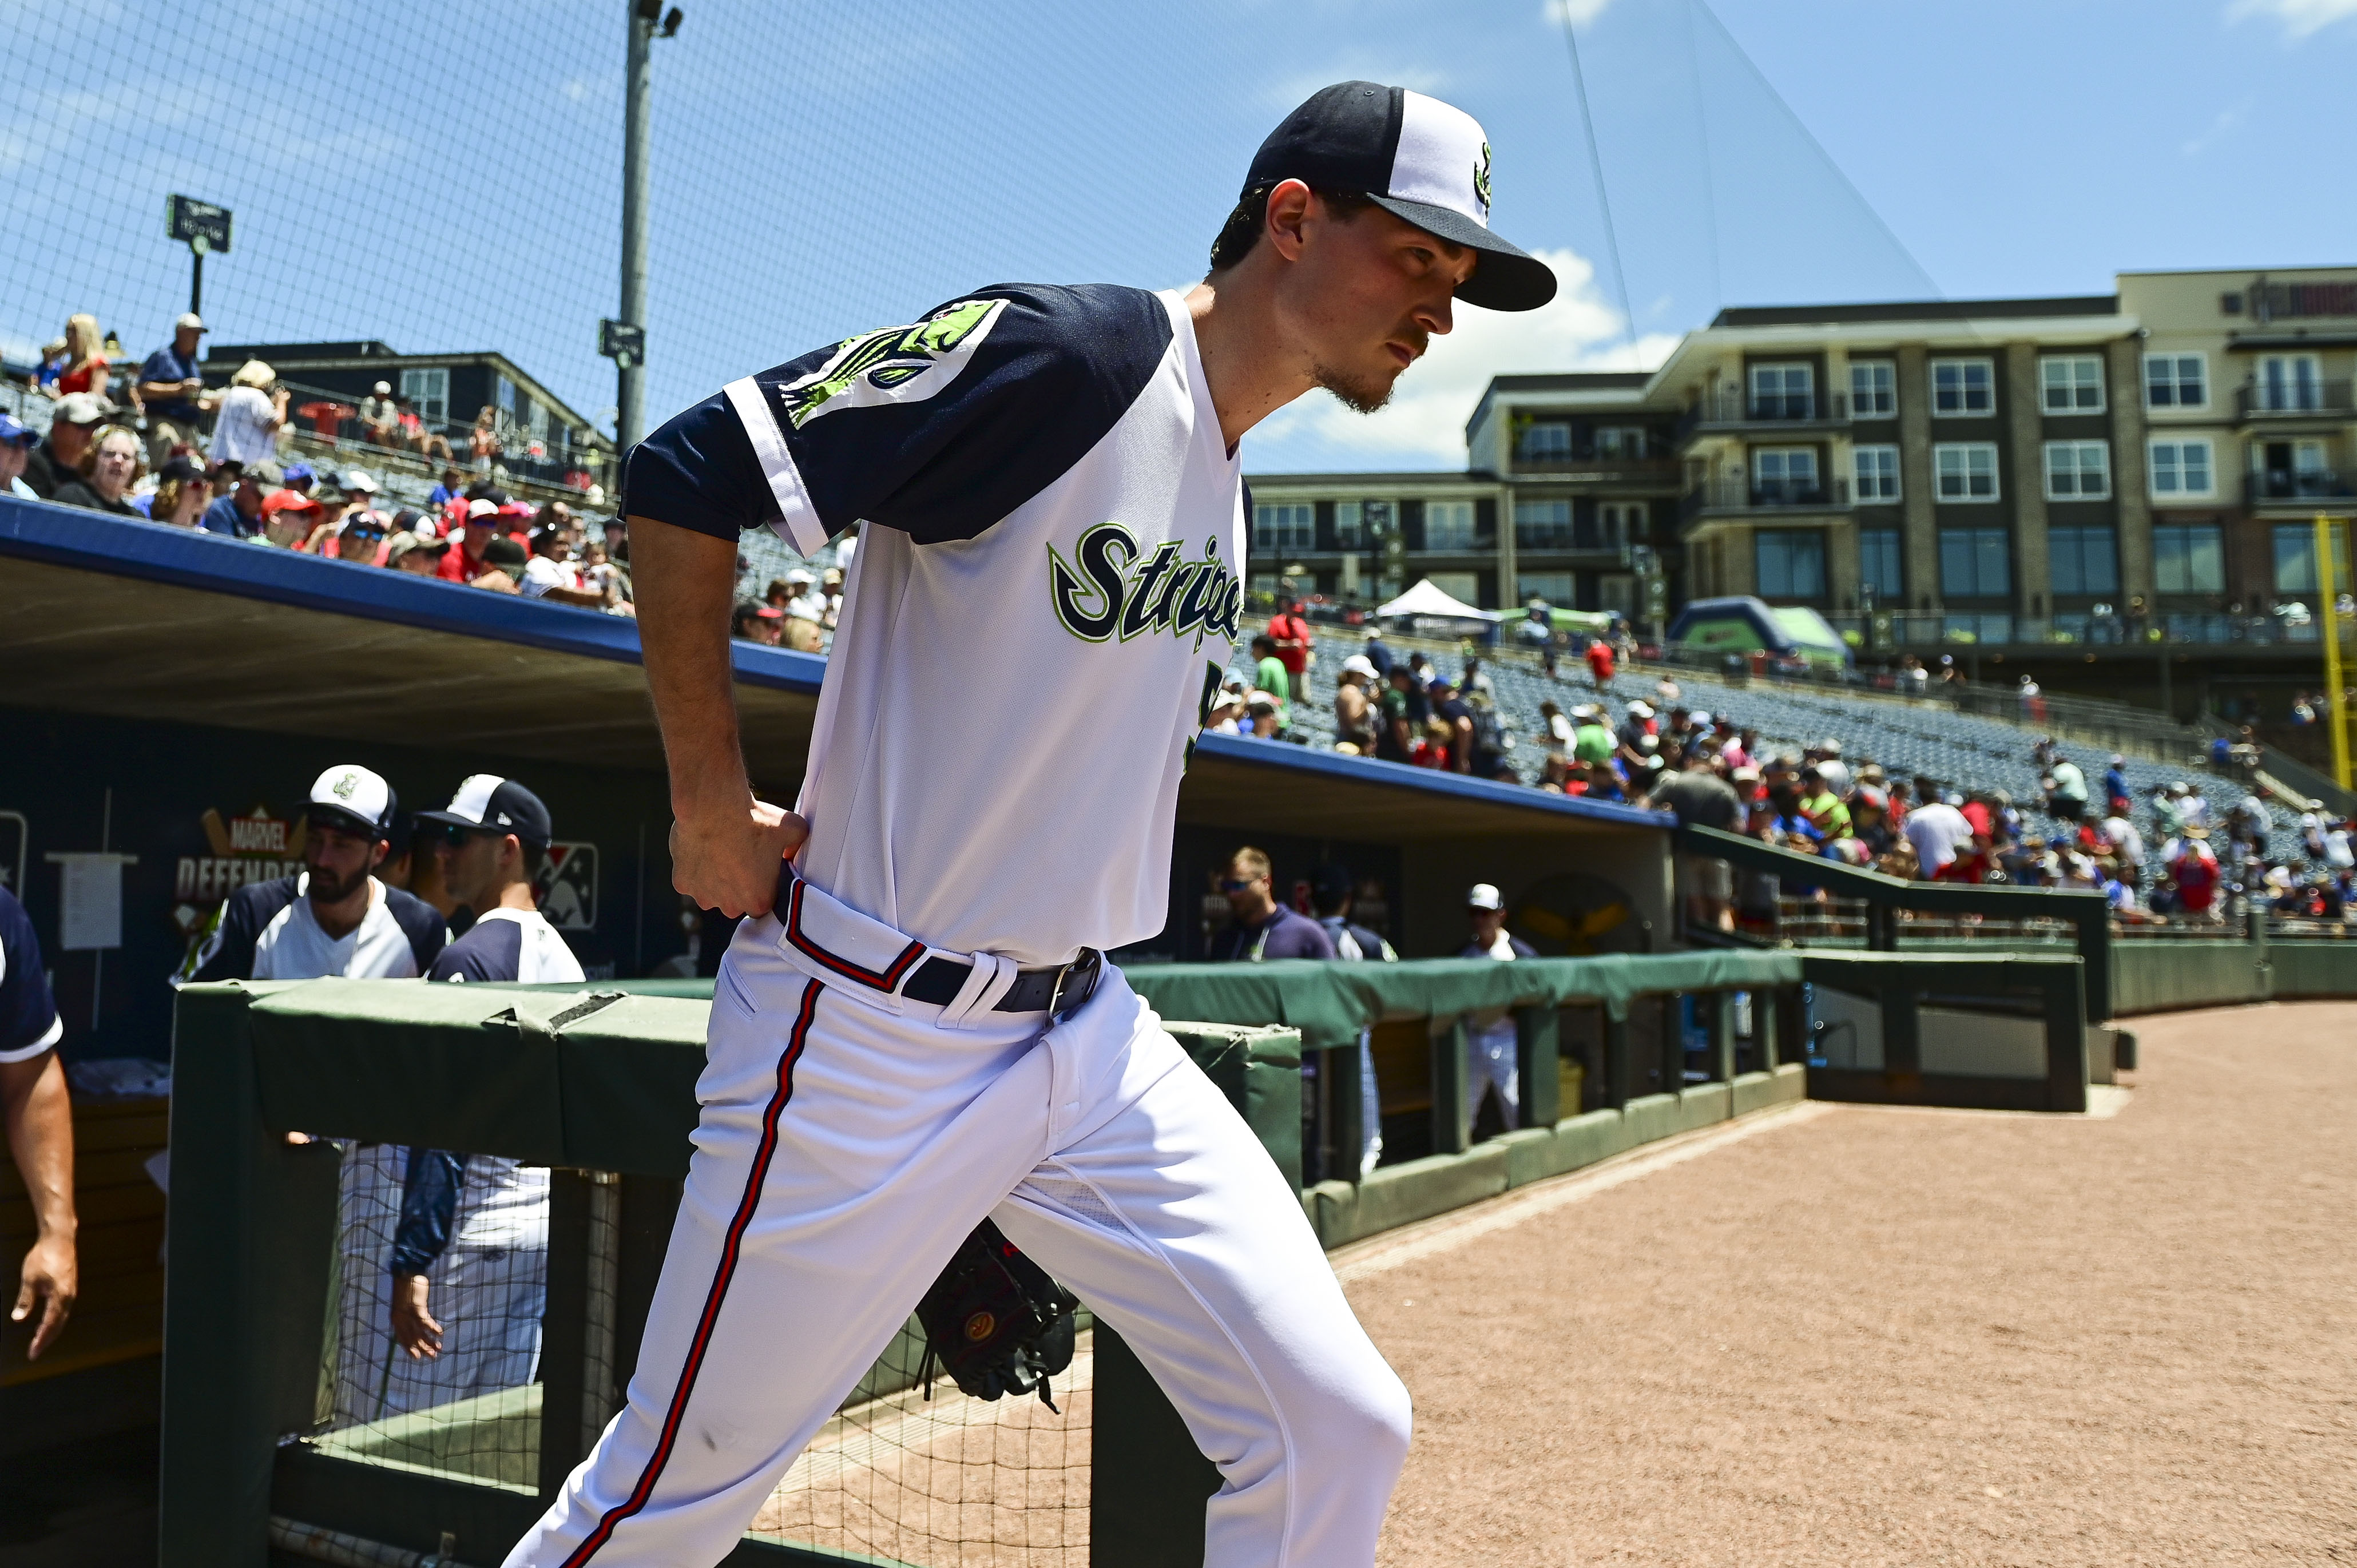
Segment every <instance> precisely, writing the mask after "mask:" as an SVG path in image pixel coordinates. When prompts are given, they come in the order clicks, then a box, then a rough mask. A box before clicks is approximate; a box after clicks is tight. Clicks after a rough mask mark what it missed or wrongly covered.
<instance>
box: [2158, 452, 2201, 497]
mask: <svg viewBox="0 0 2357 1568" xmlns="http://www.w3.org/2000/svg"><path fill="white" fill-rule="evenodd" d="M2213 483H2214V481H2213V480H2212V478H2211V477H2210V443H2208V442H2207V441H2156V442H2154V443H2153V444H2152V493H2153V499H2156V500H2158V499H2160V498H2162V497H2164V496H2206V495H2209V494H2210V493H2211V490H2212V485H2213Z"/></svg>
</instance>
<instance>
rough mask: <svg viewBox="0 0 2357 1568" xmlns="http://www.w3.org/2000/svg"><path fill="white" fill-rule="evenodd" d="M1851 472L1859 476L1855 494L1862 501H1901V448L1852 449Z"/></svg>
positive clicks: (1864, 447)
mask: <svg viewBox="0 0 2357 1568" xmlns="http://www.w3.org/2000/svg"><path fill="white" fill-rule="evenodd" d="M1850 462H1851V471H1852V472H1853V473H1854V474H1855V475H1856V476H1857V490H1856V491H1855V492H1854V493H1855V494H1856V496H1857V499H1859V500H1860V501H1895V500H1897V499H1899V448H1898V447H1896V446H1853V447H1851V448H1850Z"/></svg>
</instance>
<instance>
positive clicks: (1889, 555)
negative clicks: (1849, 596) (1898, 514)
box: [1857, 528, 1907, 605]
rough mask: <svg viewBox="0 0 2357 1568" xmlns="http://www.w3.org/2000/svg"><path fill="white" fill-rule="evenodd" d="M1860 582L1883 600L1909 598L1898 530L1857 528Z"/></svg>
mask: <svg viewBox="0 0 2357 1568" xmlns="http://www.w3.org/2000/svg"><path fill="white" fill-rule="evenodd" d="M1857 584H1858V586H1859V587H1861V588H1865V589H1867V590H1868V591H1870V592H1871V593H1872V594H1873V595H1874V596H1875V597H1876V598H1877V599H1878V600H1880V601H1881V602H1882V603H1884V604H1889V605H1900V604H1904V603H1906V601H1907V581H1906V579H1905V578H1904V577H1903V576H1901V575H1900V570H1899V531H1898V530H1897V529H1895V528H1861V529H1859V530H1858V531H1857Z"/></svg>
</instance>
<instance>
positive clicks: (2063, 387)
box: [2038, 354, 2104, 413]
mask: <svg viewBox="0 0 2357 1568" xmlns="http://www.w3.org/2000/svg"><path fill="white" fill-rule="evenodd" d="M2038 383H2039V393H2040V398H2041V400H2042V401H2043V403H2044V404H2045V408H2046V412H2047V413H2103V412H2104V360H2103V356H2101V355H2100V354H2050V355H2048V356H2046V357H2045V358H2043V359H2041V360H2039V361H2038Z"/></svg>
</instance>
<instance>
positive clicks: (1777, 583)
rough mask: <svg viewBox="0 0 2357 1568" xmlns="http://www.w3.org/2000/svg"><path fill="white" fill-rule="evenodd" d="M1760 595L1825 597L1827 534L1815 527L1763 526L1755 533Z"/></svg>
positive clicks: (1753, 542) (1752, 539)
mask: <svg viewBox="0 0 2357 1568" xmlns="http://www.w3.org/2000/svg"><path fill="white" fill-rule="evenodd" d="M1751 547H1752V551H1753V560H1754V563H1755V566H1756V570H1757V576H1756V579H1755V581H1756V583H1757V585H1758V587H1759V591H1760V597H1762V598H1767V599H1821V598H1823V597H1824V596H1825V536H1824V532H1823V531H1822V530H1819V529H1814V528H1763V529H1761V530H1760V532H1757V533H1755V534H1753V535H1752V536H1751Z"/></svg>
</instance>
